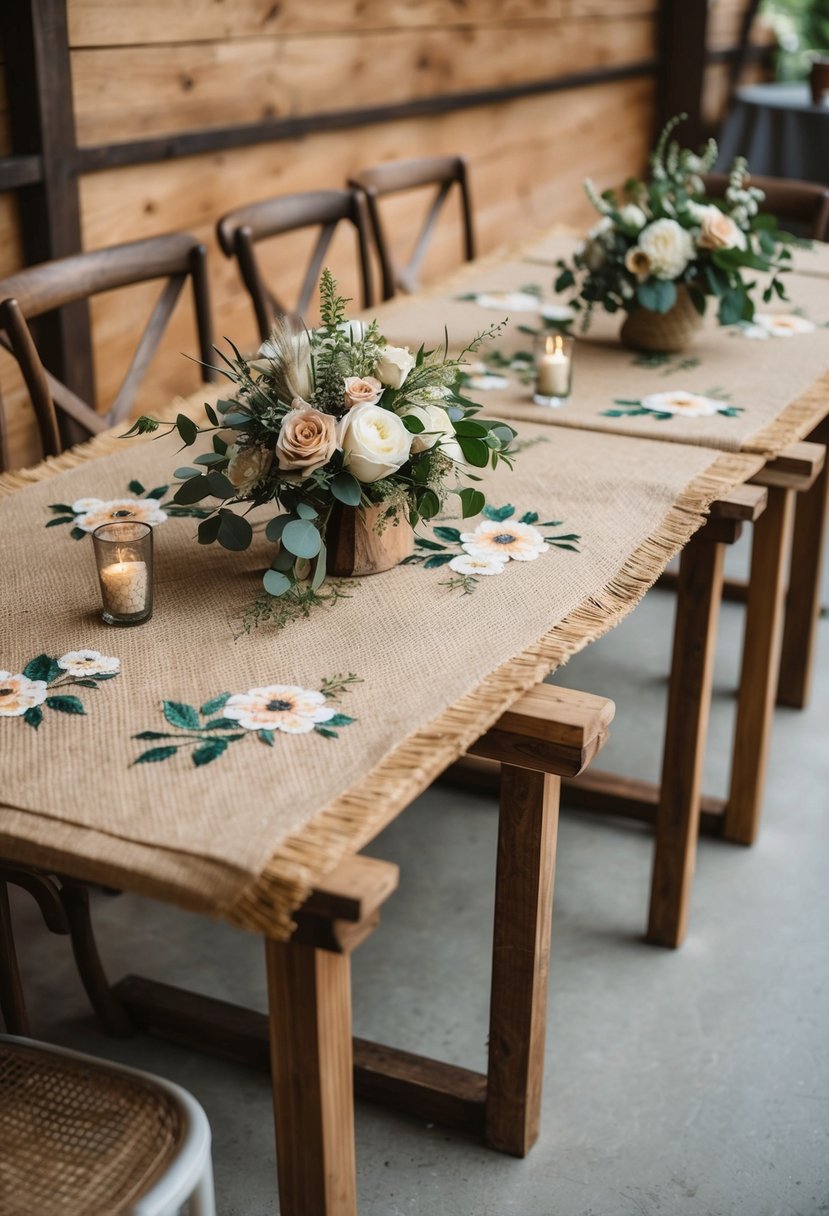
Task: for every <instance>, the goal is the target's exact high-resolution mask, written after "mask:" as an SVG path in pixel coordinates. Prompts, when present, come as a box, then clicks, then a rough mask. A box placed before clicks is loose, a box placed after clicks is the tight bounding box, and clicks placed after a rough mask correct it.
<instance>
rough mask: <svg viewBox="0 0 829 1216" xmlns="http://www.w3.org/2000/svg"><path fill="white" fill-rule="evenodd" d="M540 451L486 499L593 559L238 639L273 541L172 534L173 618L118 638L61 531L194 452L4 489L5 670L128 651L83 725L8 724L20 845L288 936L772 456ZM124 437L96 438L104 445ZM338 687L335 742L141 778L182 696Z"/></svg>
mask: <svg viewBox="0 0 829 1216" xmlns="http://www.w3.org/2000/svg"><path fill="white" fill-rule="evenodd" d="M521 436H522V440H523V442H524V443H525V444H526V445H527V446H526V447H525V449H524V450H523V451H522V452H521V453H520V455H519V457H518V460H519V464H518V469H519V470H520V471H519V472H517V473H515V474H511V473H510V472H509V471H508V470H506V469H504V468H499V469H498V470H496V471H495V472H494V473H492V474H490V475H489V476H488V478H487V492H488V495H489V499H490V502H492V503H493V504H495V505H496V506H504V505H506V504H508V503H511V504H514V506H515V508H516V513H515V516H514V518H519V517H520V516H522V515H524V514H525V513H527V512H530V513H537V515H538V521H539V527H542V525H544V524H546V523H547V521H552V520H555V521H560V523H558V524H557V525H556V526H555V527H552V525H551V526H550V527H546V528H543V529H542V530H543V533H544V535H549V534H551V532H552V533H555V534H556V535H559V536H572V535H577V536H578V537H579V538H580V539H579V540H578V541H577V542H575V544H576V547H577V549H578V552H574V551H571V550H570V549H567V548H556V547H551V548H550V549H549V551H547V552H543V553H542V554H541V555H540V556H539V557H537V558H536V559H535V560H531V561H510V562H509V563H508V564H507V566H506V568H505V569H504V570H503V572H502V573H500V574H499V575H498V576H497V577H481V578H480V579H479V585H478V586H477V588H476V589H475V591H474V593H473V594H469V595H464V594H462V593H461V592H460V591H459V590H450V589H449V588H448V587H447V586H444V585H442V584H443V583H445V581H446V580H447V576H448V575H449V574H450V573H451V571H449V570H447V568H446V567H445V566H444V567H443V568H440V569H438V568H435V569H429V568H426V567H425V566H424V565H422V564H418V565H405V566H402V567H398V568H397V569H395V570H392V571H389V572H388V573H386V574H383V575H377V576H374V577H371V578H367V579H364V580H361V581H360V582H359V585H358V586H357V587H355V588H354V589H353V591H352V592H351V593H350V598H347V599H342V600H340V601H339V602H338V603H336V604H335V605H334V606H331V607H323V608H318V609H315V610H314V611H313V612H312V614H311V616H310V618H309V619H307V620H304V621H301V622H297V623H294V624H291V625H289V626H288V627H287V628H286V629H284V630H283V631H281V632H274V631H273V630H272V629H269V628H268V627H262V628H260V629H259V630H258V631H255V632H253V633H251V634H250V635H247V634H242V635H241V636H239V637H236V638H234V632H235V630H234V625H233V623H232V618H234V617H236V616H238V614H239V612H240V611H241V610H242V608H243V606H244V605H245V604H246V602H248V601H249V600H250V599H251V598H252V597H253V596H254V595H255V594H256V593H257V590H258V587H259V577H260V572H261V569H262V568H263V566H264V564H265V561H266V558H265V553H266V551H267V550H266V545H265V544H264V543H262V542H258V543H257V544H256V546H255V547H254V548H253V549H252V550H249V551H247V552H246V553H243V554H231V553H229V552H226V551H224V550H219V549H216V548H215V547H214V548H207V549H205V548H201V547H200V546H198V545H197V544H196V543H195V542H194V533H195V521H193V520H192V519H172V518H170V519H168V520H167V521H166V522H163V523H159V524H158V525H157V526H156V530H155V550H156V609H155V614H154V616H153V618H152V620H151V621H150V622H149V623H147V624H145V625H143V626H141V627H139V628H133V629H118V628H112V627H107V626H105V625H104V624H102V622H101V621H100V619H99V615H98V604H99V600H98V590H97V585H96V578H95V573H94V565H93V555H92V545H91V541H90V540H89V539H88V538H85V539H83V540H77V541H76V540H73V539H71V537H70V534H69V524H65V525H57V526H54V527H50V528H46V527H45V525H46V523H47V522H48V521H49V520H50V519H51V518H54V517H55V516H54V513H50V504H53V503H63V504H66V505H67V506H69V507H72V506H75V509H76V510H78V507H77V504H78V502H79V500H82V499H89V498H96V499H102V500H111V499H115V498H118V497H122V496H124V494H125V493H126V492H127V486H128V483H129V482H131V481H134V480H137V481H138V482H140V483H141V485H142V486H143V487H144V488H145V489H146V490H150V489H154V488H156V487H158V486H160V484H161V483H162V482H163V481H165V480H167V479H168V477H169V472H170V469H171V468H172V467H174V466H175V465H176V464H177V463H180V461H181V460H182V459H183V457H177V456H176V454H175V447H176V443H175V441H173V440H163V441H159V442H152V443H121V444H120V445H119V446H118V447H117V450H116V451H114V452H113V453H112V454H110V455H105V456H102V457H101V458H100V459H97V460H84V459H83V458H82V457H83V455H84V453H82V452H81V453H77V452H76V453H70V454H68V455H67V456H65V457H59V458H57V460H55V461H52V462H51V463H50V465H49V466H43V467H41V469H40V470H39V474H40V476H41V477H42V478H43V480H40V481H38V480H32V479H33V478H35V477H36V476H37V475H38V474H37V473H35V474H30V475H29V480H30V481H32V484H26V479H25V478H17V477H11V478H6V479H5V484H4V487H3V488H4V490H5V494H4V497H2V498H0V545H2V555H3V577H2V588H3V590H2V611H3V616H2V625H0V668H2V669H3V670H4V671H6V672H11V673H12V674H14V673H19V672H21V671H22V670H23V668H24V665H25V664H27V663H28V662H29V661H30V660H31V659H33V658H34V657H35V656H37V655H40V654H46V655H48V656H50V657H52V658H60V657H61V656H65V655H66V654H67V653H71V652H77V651H83V650H91V651H93V652H99V653H101V654H103V655H104V656H107V657H109V658H113V659H118V660H119V661H120V671H119V672H118V674H117V676H114V677H113V678H112V679H110V680H108V681H106V682H102V683H101V684H100V686H99V687H98V688H96V689H94V690H93V689H91V688H89V689H87V688H86V687H84V686H80V687H78V686H70V687H67V688H66V689H65V692H66V693H70V694H77V695H78V696H79V697H80V699H81V700H82V702H83V705H84V708H85V710H86V712H85V714H83V715H80V714H72V713H67V712H56V711H55V710H52V709H50V708H49V707H48V706H46V707H44V712H43V721H42V722H41V724H40V726H39V727H38V728H37V729H33V728H32V726H30V725H29V724H27V723H26V722H25V721H24V719H23V718H22V717H0V756H1V757H2V763H1V764H0V773H1V774H2V783H1V786H0V850H1V851H2V854H3V855H4V856H6V857H9V858H12V859H16V860H19V861H24V862H29V863H33V864H41V865H51V866H54V867H56V868H63V869H65V870H67V871H69V872H74V873H77V874H79V875H80V876H86V877H91V878H98V879H100V880H101V881H106V882H110V883H113V884H115V885H120V886H124V887H126V888H128V889H131V890H135V891H138V892H142V893H146V894H150V895H155V896H159V897H162V898H166V899H169V900H172V901H174V902H177V903H179V904H181V905H183V906H186V907H190V908H194V909H199V910H202V911H207V912H211V913H214V914H217V915H221V916H224V917H226V918H229V919H231V920H233V921H235V922H237V923H240V924H243V925H246V926H248V927H250V928H254V929H258V930H262V931H265V932H268V933H270V934H275V935H285V934H286V933H287V932H288V931H289V926H290V917H291V912H292V911H293V909H295V908H296V907H297V906H298V905H299V903H301V902H302V900H303V899H304V898H305V897H306V895H307V893H308V891H309V890H310V888H311V887H312V886H313V884H314V882H315V881H317V880H318V879H319V878H320V877H321V876H322V875H324V874H325V873H326V872H328V871H329V870H330V869H331V868H332V867H333V866H334V865H336V864H337V862H338V861H339V860H340V859H341V858H342V857H343V856H344V855H346V854H348V853H350V852H352V851H354V850H356V849H358V848H360V847H361V846H362V845H363V844H364V843H365V842H366V841H367V840H369V839H371V837H372V836H373V835H375V834H376V832H377V831H378V830H379V829H380V828H381V827H382V826H383V825H384V824H385V823H386V822H388V821H389V820H390V819H391V818H392V817H393V816H394V815H395V814H397V813H398V812H399V811H400V810H401V809H402V808H403V807H404V806H406V805H407V804H408V803H409V802H410V801H411V800H412V798H414V797H415V796H416V795H417V794H418V793H419V792H420V791H421V790H422V789H424V788H425V787H426V786H427V785H428V784H429V782H430V781H431V780H432V779H433V778H434V777H435V776H436V775H437V774H438V773H439V772H440V771H442V769H443V768H444V767H445V766H446V765H447V764H449V763H450V762H451V761H452V760H453V759H454V758H456V757H457V756H458V755H459V754H460V753H461V752H462V751H463V750H464V749H465V748H466V747H467V746H468V745H469V744H470V743H471V742H472V741H473V740H474V739H475V738H477V737H478V736H479V735H480V734H481V733H482V732H483V731H484V730H486V729H487V728H488V727H489V726H490V725H491V724H492V722H494V721H495V720H496V719H497V717H498V716H499V714H500V713H501V712H502V711H503V710H504V709H505V708H506V707H507V706H508V705H509V704H510V703H511V702H512V701H513V700H514V698H515V697H516V696H517V695H519V694H520V693H521V692H522V691H524V690H526V689H528V688H530V687H532V686H533V685H534V684H536V683H537V682H538V681H539V680H541V679H542V678H543V677H544V676H545V675H546V674H547V673H548V672H550V671H552V670H553V669H555V668H556V667H558V666H559V665H560V664H561V663H563V662H565V661H566V659H567V658H568V657H569V656H570V655H571V654H573V653H575V652H576V651H577V650H579V649H580V648H581V647H583V646H584V645H586V644H587V643H588V642H589V641H591V640H592V639H594V638H596V637H598V636H599V635H601V634H602V633H604V632H605V631H606V630H607V629H609V628H611V627H612V626H613V625H614V624H615V623H616V622H617V621H618V620H619V619H620V618H621V617H622V616H624V615H625V614H626V613H627V612H628V611H629V610H630V609H631V608H632V607H633V605H634V604H635V603H636V602H637V601H638V599H639V598H640V597H641V595H642V594H643V593H644V591H645V590H646V588H647V587H648V586H649V585H650V584H651V583H652V582H653V581H654V580H655V578H656V577H657V576H658V574H659V573H660V571H661V570H662V569H663V568H664V566H665V565H666V563H667V562H668V561H669V559H670V558H671V556H672V555H673V554H674V553H675V552H676V551H677V550H678V549H679V548H680V547H681V545H682V544H683V543H684V542H685V541H686V540H687V538H688V537H689V536H690V535H691V534H692V533H693V532H694V530H695V529H696V528H697V527H698V526H699V525H700V523H701V522H702V519H703V516H704V512H705V510H706V508H707V507H708V505H709V503H710V502H711V501H712V500H713V499H714V498H716V497H718V496H720V495H722V494H723V493H725V492H726V491H727V490H728V489H730V488H731V487H733V485H735V484H736V483H739V482H742V481H743V480H745V479H746V478H747V477H749V476H751V475H752V474H753V473H754V472H755V471H756V470H757V468H758V467H759V465H760V463H761V462H760V461H759V460H758V459H757V458H753V457H747V456H731V455H723V454H719V455H718V454H717V453H715V452H711V451H707V450H705V449H702V448H693V447H686V446H683V445H680V444H657V443H651V442H646V441H639V440H633V441H631V440H629V439H620V438H617V437H613V436H598V435H592V434H589V433H586V432H578V431H575V430H574V431H564V430H562V431H559V432H556V433H555V434H553V433H551V432H550V430H549V429H548V428H543V427H542V428H538V427H532V426H526V427H522V428H521ZM117 442H118V441H113V440H112V439H110V438H108V437H103V438H100V439H98V440H96V441H95V443H94V444H92V445H90V447H91V451H92V454H95V452H96V451H97V452H100V451H102V450H103V449H105V448H107V447H110V448H112V446H113V443H117ZM62 467H65V468H66V471H64V472H60V471H59V470H60V469H61V468H62ZM15 485H23V486H24V488H21V489H18V490H15V489H14V488H13V487H14V486H15ZM81 507H83V504H81ZM477 522H478V521H470V522H469V523H467V524H464V525H463V527H464V528H470V529H471V528H474V527H475V525H476V523H477ZM449 524H451V521H443V524H442V525H439V526H448V525H449ZM428 536H431V537H432V544H433V545H435V544H443V542H442V541H440V540H439V539H436V536H435V534H434V533H427V537H428ZM567 543H570V542H567ZM451 547H452V546H446V545H445V544H444V549H447V548H451ZM454 551H458V552H459V547H458V546H455V548H454ZM437 553H438V550H436V549H434V548H432V549H430V550H425V551H424V555H425V556H426V557H430V556H434V555H435V554H437ZM340 673H354V674H355V675H356V676H357V677H358V678H359V681H361V682H355V683H353V685H351V687H350V691H348V693H347V694H344V695H343V696H342V698H341V700H339V701H338V702H336V705H334V704H333V703H332V708H335V709H336V710H337V711H339V712H340V713H342V714H343V715H346V718H353V719H354V721H351V722H348V721H345V722H344V724H342V725H339V724H338V723H339V722H340V721H342V720H341V719H335V720H334V721H333V724H332V725H333V726H334V727H336V731H335V735H336V737H324V736H321V735H320V734H319V733H318V732H317V731H316V730H312V731H311V732H310V733H304V734H288V733H282V732H281V731H279V730H278V729H277V730H275V731H274V732H273V738H272V740H271V742H272V744H273V746H266V745H265V743H264V742H263V741H261V740H260V739H259V737H258V736H257V735H256V734H255V733H254V732H252V731H246V730H245V728H244V726H242V727H241V728H240V734H241V735H242V737H241V738H240V739H238V740H236V741H234V742H231V743H230V744H229V746H228V747H227V750H226V752H225V753H224V754H223V755H221V756H219V757H218V758H217V759H215V760H214V761H213V762H212V763H210V764H208V765H204V766H203V767H196V766H195V765H194V764H193V763H192V759H191V751H192V748H193V747H194V746H195V744H192V745H190V746H189V747H188V745H186V744H185V745H183V746H182V748H181V750H180V751H178V752H177V753H176V754H174V755H173V756H170V757H168V758H166V759H162V760H160V761H159V762H153V763H141V764H135V760H136V758H137V757H138V756H139V755H140V754H141V753H142V751H144V750H145V749H148V748H151V747H154V746H165V744H167V743H168V742H169V741H167V740H159V741H158V742H153V741H147V740H138V739H136V738H134V736H135V735H136V734H138V733H140V732H147V731H155V732H165V731H166V732H169V733H172V734H174V735H176V737H178V734H177V732H178V731H179V729H180V728H179V727H178V726H171V725H170V724H169V722H166V721H165V718H164V715H163V713H162V704H163V702H164V701H169V702H174V703H183V704H184V705H189V706H192V707H195V709H198V708H199V707H202V706H203V705H205V703H206V702H210V700H211V699H213V698H216V697H217V696H219V694H223V693H224V694H226V693H228V692H230V693H233V694H246V693H247V692H248V690H250V689H254V688H259V687H262V686H265V685H273V684H279V685H292V686H298V687H300V688H302V689H306V690H310V691H311V692H312V693H318V692H319V691H320V690H322V689H323V688H324V681H325V680H326V679H329V678H331V677H333V676H335V675H338V674H340ZM4 678H5V677H4ZM7 682H8V681H7ZM57 691H58V692H63V691H64V690H63V689H58V690H57ZM318 701H319V698H317V702H318ZM315 704H316V702H315ZM176 712H177V713H178V712H180V711H176ZM194 712H195V711H194ZM206 712H207V713H208V714H209V713H210V712H211V711H210V709H209V707H208V710H207V711H206ZM212 712H214V713H219V714H220V715H221V714H222V712H223V711H222V710H221V709H219V710H215V711H212ZM304 712H306V713H311V712H315V705H314V704H312V705H311V706H310V708H309V706H308V705H306V706H305V710H304ZM205 721H206V718H205V717H204V716H203V717H202V718H201V722H202V723H204V722H205ZM196 733H198V732H196Z"/></svg>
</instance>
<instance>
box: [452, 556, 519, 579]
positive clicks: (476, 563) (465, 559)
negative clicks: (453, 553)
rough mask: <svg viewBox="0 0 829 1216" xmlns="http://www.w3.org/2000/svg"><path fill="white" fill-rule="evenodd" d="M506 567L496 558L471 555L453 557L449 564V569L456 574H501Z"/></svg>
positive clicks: (504, 563) (503, 562)
mask: <svg viewBox="0 0 829 1216" xmlns="http://www.w3.org/2000/svg"><path fill="white" fill-rule="evenodd" d="M506 568H507V565H506V562H505V561H499V560H498V558H497V557H473V556H472V554H471V553H463V554H461V556H460V557H453V558H452V560H451V562H449V569H450V570H455V571H457V573H458V574H485V575H487V576H488V575H490V574H503V573H504V571H505V570H506Z"/></svg>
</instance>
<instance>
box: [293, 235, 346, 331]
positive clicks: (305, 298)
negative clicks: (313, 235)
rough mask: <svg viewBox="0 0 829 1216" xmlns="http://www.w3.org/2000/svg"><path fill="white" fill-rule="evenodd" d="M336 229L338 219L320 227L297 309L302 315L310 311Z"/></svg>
mask: <svg viewBox="0 0 829 1216" xmlns="http://www.w3.org/2000/svg"><path fill="white" fill-rule="evenodd" d="M336 230H337V224H336V221H333V222H332V223H330V224H326V225H325V226H324V227H323V228H321V229H320V234H319V236H318V238H317V243H316V245H315V246H314V251H313V253H312V254H311V259H310V261H309V262H308V268H307V270H306V271H305V278H304V279H303V282H302V290H301V291H300V293H299V304H298V307H297V311H298V312H299V314H300V315H301V316H304V315H305V313H306V312H307V311H308V305H309V304H310V303H311V296H312V295H313V294H314V288H315V287H316V285H317V283H318V282H319V277H320V274H321V273H322V264H323V262H324V261H325V255H326V253H327V252H328V246H329V245H330V244H331V240H332V238H333V236H334V233H335V232H336Z"/></svg>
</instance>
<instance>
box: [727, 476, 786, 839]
mask: <svg viewBox="0 0 829 1216" xmlns="http://www.w3.org/2000/svg"><path fill="white" fill-rule="evenodd" d="M793 498H794V491H792V490H784V489H780V488H773V489H771V490H770V491H769V504H768V507H767V508H766V511H765V512H764V513H763V515H762V516H761V517H760V519H758V521H757V523H756V524H755V525H754V536H753V542H752V548H751V573H750V575H749V581H748V600H747V609H746V623H745V636H744V640H743V665H742V669H741V672H740V684H739V689H740V691H739V696H738V700H737V718H736V722H735V726H734V749H733V760H732V764H731V785H730V788H729V792H728V802H727V805H726V810H725V819H724V822H723V836H724V837H725V839H726V840H730V841H732V842H733V843H735V844H746V845H749V844H753V843H754V840H755V839H756V837H757V832H758V829H759V826H760V813H761V811H762V805H763V792H764V788H765V775H766V765H767V762H768V751H769V743H770V741H771V725H772V719H773V716H774V699H775V694H776V691H777V676H778V671H779V663H780V644H781V637H782V628H783V597H784V577H785V565H786V556H787V551H788V543H789V533H790V527H791V517H792V511H793V508H794V503H793Z"/></svg>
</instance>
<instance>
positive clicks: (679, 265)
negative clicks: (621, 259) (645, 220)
mask: <svg viewBox="0 0 829 1216" xmlns="http://www.w3.org/2000/svg"><path fill="white" fill-rule="evenodd" d="M639 248H640V249H641V250H642V251H643V252H644V253H646V254H647V255H648V257H649V258H650V263H651V273H652V274H654V275H655V276H656V278H657V279H678V278H679V276H680V275H681V274H682V272H683V270H684V269H685V267H686V266H687V265H688V263H689V262H690V261H691V259H692V258H693V256H694V242H693V240H692V239H691V234H690V232H687V231H686V230H685V229H684V228H683V227H681V225H680V224H678V223H677V222H676V220H656V221H655V222H654V223H653V224H648V226H647V228H645V229H643V230H642V232H640V234H639Z"/></svg>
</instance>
